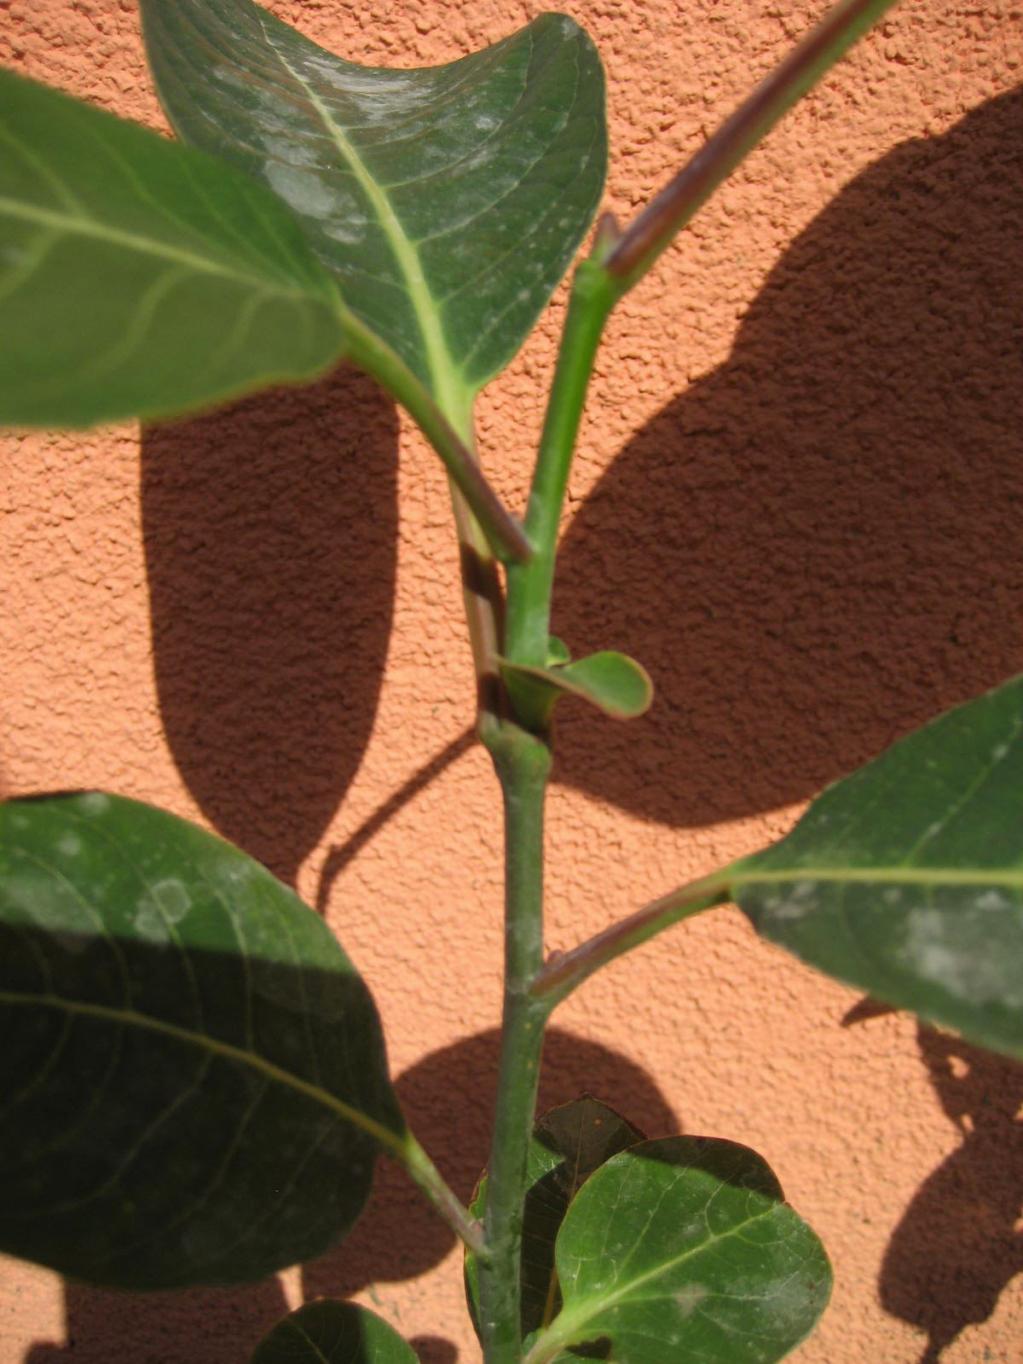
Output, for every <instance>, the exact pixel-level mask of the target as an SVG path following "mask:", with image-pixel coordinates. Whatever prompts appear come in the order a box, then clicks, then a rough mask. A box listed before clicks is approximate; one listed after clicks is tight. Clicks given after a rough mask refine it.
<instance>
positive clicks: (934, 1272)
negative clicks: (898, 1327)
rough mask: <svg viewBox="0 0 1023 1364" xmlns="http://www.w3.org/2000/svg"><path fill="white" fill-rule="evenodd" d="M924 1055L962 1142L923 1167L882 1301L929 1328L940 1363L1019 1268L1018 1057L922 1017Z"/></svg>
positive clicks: (925, 1363)
mask: <svg viewBox="0 0 1023 1364" xmlns="http://www.w3.org/2000/svg"><path fill="white" fill-rule="evenodd" d="M917 1037H918V1041H919V1045H920V1055H921V1058H922V1060H923V1062H924V1064H925V1065H926V1066H927V1070H928V1074H929V1077H930V1080H931V1083H932V1084H933V1085H934V1091H935V1093H936V1094H937V1096H938V1098H939V1099H940V1101H941V1106H942V1108H943V1109H944V1111H945V1113H946V1114H947V1115H948V1117H949V1118H951V1120H952V1122H953V1123H954V1124H955V1126H956V1128H957V1129H958V1131H959V1133H960V1135H961V1136H962V1144H961V1145H960V1146H959V1147H957V1149H956V1150H955V1151H953V1152H952V1154H951V1155H950V1156H948V1157H947V1159H945V1160H944V1161H942V1163H941V1164H940V1165H939V1166H938V1167H937V1169H935V1170H932V1172H931V1173H930V1174H929V1175H928V1176H927V1178H926V1179H925V1180H924V1182H923V1183H922V1184H921V1185H920V1187H919V1189H918V1190H917V1192H916V1193H915V1194H914V1196H913V1199H912V1201H911V1202H910V1204H909V1206H908V1207H907V1208H906V1211H905V1212H904V1213H903V1215H902V1218H901V1220H900V1221H899V1224H898V1226H897V1227H896V1228H895V1230H894V1232H893V1233H892V1236H891V1240H890V1241H889V1243H888V1249H887V1251H886V1253H885V1257H884V1261H883V1263H882V1266H881V1274H880V1279H879V1283H880V1291H881V1303H882V1306H883V1307H884V1308H885V1310H886V1311H887V1312H890V1313H891V1314H892V1316H895V1317H900V1318H901V1319H902V1320H903V1321H908V1322H911V1323H912V1324H913V1325H915V1326H919V1327H921V1328H922V1329H923V1330H924V1331H926V1332H927V1336H928V1344H927V1348H926V1349H925V1350H924V1353H923V1354H922V1355H921V1357H920V1364H938V1361H939V1360H940V1359H941V1357H942V1352H943V1351H944V1350H945V1349H946V1348H947V1347H948V1346H949V1345H951V1344H952V1342H953V1341H954V1340H955V1339H956V1337H957V1336H958V1335H959V1334H960V1332H961V1331H963V1330H964V1329H965V1328H966V1327H967V1326H971V1325H975V1324H977V1323H980V1322H982V1321H986V1320H987V1319H988V1317H989V1316H990V1315H991V1313H992V1312H993V1311H994V1310H995V1307H996V1306H997V1303H998V1299H999V1297H1000V1295H1001V1293H1002V1291H1003V1289H1004V1288H1005V1287H1006V1286H1007V1284H1008V1283H1009V1282H1010V1280H1011V1279H1013V1278H1014V1277H1015V1276H1016V1275H1017V1274H1019V1273H1020V1272H1021V1271H1023V1231H1021V1230H1020V1216H1021V1212H1023V1065H1020V1064H1019V1063H1017V1062H1014V1061H1009V1060H1006V1059H1005V1058H1004V1057H999V1056H993V1055H992V1054H991V1053H990V1052H987V1051H984V1050H982V1049H981V1048H979V1047H971V1046H970V1045H969V1044H968V1043H966V1042H963V1041H961V1040H960V1039H959V1038H957V1037H951V1036H949V1035H947V1034H944V1033H939V1032H935V1031H934V1030H933V1029H931V1028H926V1027H923V1026H921V1027H920V1028H919V1030H918V1034H917Z"/></svg>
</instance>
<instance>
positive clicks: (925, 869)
mask: <svg viewBox="0 0 1023 1364" xmlns="http://www.w3.org/2000/svg"><path fill="white" fill-rule="evenodd" d="M1021 732H1023V678H1016V679H1015V680H1014V681H1012V682H1008V683H1006V684H1005V685H1004V686H1002V687H1000V688H999V689H998V690H996V691H993V692H990V693H988V695H986V696H982V697H981V698H980V699H979V700H976V701H972V702H969V703H968V704H967V705H964V706H960V707H958V708H957V709H956V710H953V711H950V712H948V714H946V715H943V716H941V717H940V718H939V719H937V720H935V721H933V722H932V723H931V724H929V725H927V726H926V727H925V728H924V729H921V730H918V731H917V732H916V733H914V734H912V735H910V736H909V737H908V738H906V739H903V740H902V741H901V742H900V743H897V744H896V745H895V746H894V747H893V748H891V749H889V751H888V752H887V753H884V754H883V755H882V756H881V757H880V758H877V759H876V760H875V761H874V762H872V763H869V764H868V765H867V766H866V767H864V768H861V769H860V771H859V772H856V773H854V774H853V775H852V776H851V777H847V778H846V779H845V780H844V781H840V782H837V783H836V784H835V785H834V786H832V787H830V788H829V789H828V790H827V791H826V792H825V793H824V794H823V795H822V796H821V797H819V799H817V800H816V801H815V802H814V803H813V805H811V807H810V809H809V811H808V812H807V813H806V814H805V815H804V816H803V818H802V819H801V820H800V822H799V823H798V824H797V825H796V827H795V829H794V830H793V831H792V833H791V834H789V835H788V837H787V838H784V839H782V840H781V842H779V843H777V844H775V845H774V846H773V847H770V848H768V849H766V850H765V851H764V852H761V853H757V854H756V855H755V856H753V857H750V858H747V859H745V860H744V861H743V862H740V863H738V864H737V865H736V866H735V867H734V868H733V869H732V870H731V871H730V872H729V874H728V879H729V884H730V886H731V889H732V894H733V895H734V897H735V899H736V901H737V903H738V904H739V905H740V906H741V907H742V909H744V910H745V911H746V913H747V914H748V915H749V916H750V918H751V920H752V921H753V924H754V926H755V927H756V929H757V931H758V932H759V933H762V934H763V935H764V936H765V937H767V938H770V939H771V940H772V941H773V942H777V943H780V944H781V945H782V946H783V947H787V948H788V949H789V950H790V951H791V952H794V953H795V954H796V955H797V956H798V957H800V958H802V960H804V961H807V962H810V963H811V964H812V965H814V966H817V967H819V968H820V969H821V970H822V971H826V972H828V974H829V975H832V976H836V977H837V978H838V979H839V980H843V981H846V982H848V983H849V984H852V985H856V986H859V987H860V988H861V989H864V990H867V991H869V992H870V993H871V994H872V995H875V996H876V997H877V998H878V999H883V1000H886V1001H888V1002H889V1003H891V1004H896V1005H899V1006H900V1007H903V1008H908V1009H912V1010H914V1011H915V1012H916V1013H918V1014H920V1015H921V1016H922V1017H923V1018H925V1019H928V1020H930V1021H933V1022H936V1023H941V1024H945V1025H947V1026H949V1027H952V1028H955V1029H956V1030H957V1031H959V1032H961V1033H962V1034H963V1035H964V1036H965V1037H968V1038H970V1039H971V1040H972V1041H975V1042H980V1043H982V1044H983V1045H985V1046H988V1047H994V1048H996V1049H997V1050H999V1051H1004V1052H1008V1053H1009V1054H1010V1055H1013V1056H1023V743H1021V742H1020V735H1021Z"/></svg>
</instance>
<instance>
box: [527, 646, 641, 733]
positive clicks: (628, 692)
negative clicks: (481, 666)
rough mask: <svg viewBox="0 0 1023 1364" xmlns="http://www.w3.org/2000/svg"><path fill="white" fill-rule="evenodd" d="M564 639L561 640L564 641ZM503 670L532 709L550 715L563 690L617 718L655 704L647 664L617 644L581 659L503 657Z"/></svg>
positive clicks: (632, 715)
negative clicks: (531, 663) (533, 663)
mask: <svg viewBox="0 0 1023 1364" xmlns="http://www.w3.org/2000/svg"><path fill="white" fill-rule="evenodd" d="M558 643H560V641H558ZM501 675H502V677H503V678H504V680H505V682H506V684H507V685H508V687H509V689H510V690H511V691H512V693H513V694H515V693H519V694H521V695H522V696H523V698H524V700H525V701H526V705H527V706H528V713H530V714H533V715H540V716H541V717H542V719H543V721H544V722H546V721H548V720H549V719H550V715H551V712H552V711H553V709H554V706H555V704H556V703H557V702H558V701H559V700H560V699H561V697H562V696H577V697H578V698H579V699H580V700H581V701H588V702H589V703H590V705H591V706H596V708H597V710H600V711H603V712H604V714H605V715H609V716H610V717H611V718H612V719H613V720H634V719H636V718H637V717H638V716H640V715H643V714H645V713H646V711H648V710H649V709H650V705H651V703H652V701H653V699H654V688H653V683H652V682H651V681H650V675H649V673H648V672H647V671H646V669H645V668H644V667H642V666H641V665H640V664H639V663H637V662H636V660H635V659H634V658H629V656H628V654H620V653H616V652H614V651H613V650H611V649H606V650H603V651H602V652H601V653H596V654H588V655H587V656H586V658H580V659H577V660H576V662H575V663H564V664H561V663H557V664H553V665H549V666H548V667H546V668H530V667H526V666H523V665H522V664H519V663H509V662H508V661H507V660H502V662H501Z"/></svg>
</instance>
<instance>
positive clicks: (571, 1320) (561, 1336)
mask: <svg viewBox="0 0 1023 1364" xmlns="http://www.w3.org/2000/svg"><path fill="white" fill-rule="evenodd" d="M777 1212H778V1205H777V1204H775V1205H772V1206H771V1207H768V1208H765V1209H764V1210H763V1211H762V1212H758V1213H755V1214H754V1215H753V1216H752V1217H747V1218H746V1219H745V1220H744V1221H742V1222H738V1223H736V1224H735V1225H734V1226H731V1227H729V1228H728V1230H727V1231H721V1232H717V1233H716V1234H715V1233H713V1232H712V1233H711V1234H710V1235H709V1236H707V1237H705V1238H704V1239H703V1240H702V1241H701V1242H700V1243H699V1245H696V1246H690V1247H689V1249H688V1250H684V1251H682V1253H681V1254H679V1255H674V1256H672V1258H671V1259H670V1260H664V1261H662V1262H661V1263H660V1264H658V1265H655V1266H654V1268H653V1269H648V1270H647V1271H646V1272H645V1273H643V1274H637V1275H636V1277H635V1278H632V1279H629V1280H628V1282H627V1283H626V1284H625V1285H624V1286H623V1287H621V1288H617V1289H615V1290H614V1291H613V1292H609V1293H606V1294H603V1295H602V1296H601V1297H600V1298H599V1299H596V1300H594V1299H593V1298H585V1297H584V1298H582V1299H581V1300H580V1301H578V1302H577V1303H576V1304H575V1305H574V1306H566V1307H565V1308H564V1309H563V1311H562V1313H561V1315H560V1316H559V1317H557V1318H556V1319H555V1321H554V1323H553V1325H552V1326H551V1328H550V1331H549V1334H548V1335H547V1341H546V1343H547V1344H554V1343H555V1341H556V1342H557V1346H558V1348H559V1349H560V1348H561V1347H562V1346H566V1347H567V1346H570V1345H573V1344H578V1343H580V1342H579V1337H578V1332H579V1330H580V1329H581V1328H582V1327H584V1326H585V1325H586V1323H587V1322H588V1321H590V1320H591V1319H592V1318H593V1317H595V1316H597V1315H599V1313H601V1312H605V1311H607V1309H608V1308H609V1307H613V1306H614V1304H615V1303H617V1302H619V1301H620V1300H621V1299H622V1298H626V1297H631V1296H632V1295H633V1293H634V1292H635V1290H636V1289H637V1288H640V1287H641V1286H642V1285H643V1284H645V1283H649V1282H650V1281H651V1280H652V1279H658V1278H661V1277H662V1276H663V1275H665V1274H667V1273H669V1272H670V1271H671V1270H673V1269H675V1268H676V1267H677V1266H678V1265H680V1264H684V1263H685V1261H686V1260H691V1259H692V1258H693V1257H694V1256H696V1255H700V1254H702V1253H703V1252H704V1251H705V1250H707V1249H708V1248H709V1247H710V1246H713V1245H716V1244H717V1242H718V1241H724V1240H727V1239H728V1237H730V1236H736V1235H738V1234H739V1232H741V1231H744V1230H745V1229H746V1228H747V1227H749V1226H751V1225H752V1224H753V1223H754V1222H760V1221H763V1219H764V1218H765V1217H773V1216H775V1215H776V1214H777ZM561 1282H562V1294H563V1296H565V1297H566V1298H567V1297H568V1296H570V1294H571V1289H569V1290H568V1291H567V1292H566V1289H565V1286H564V1285H565V1281H564V1279H563V1278H562V1281H561ZM659 1296H664V1295H663V1294H662V1295H659ZM559 1323H561V1324H560V1325H559ZM541 1343H544V1342H543V1337H538V1338H537V1341H536V1345H535V1346H534V1349H535V1348H536V1346H539V1345H540V1344H541ZM530 1355H532V1351H531V1352H530ZM537 1358H538V1361H539V1360H542V1359H543V1356H542V1355H539V1356H538V1357H537ZM548 1358H550V1356H548ZM527 1364H529V1360H528V1359H527Z"/></svg>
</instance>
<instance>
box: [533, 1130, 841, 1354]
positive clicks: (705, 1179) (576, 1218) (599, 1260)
mask: <svg viewBox="0 0 1023 1364" xmlns="http://www.w3.org/2000/svg"><path fill="white" fill-rule="evenodd" d="M557 1268H558V1276H559V1279H560V1282H561V1291H562V1295H563V1297H564V1304H565V1305H564V1308H563V1310H562V1312H561V1315H560V1316H559V1317H557V1319H556V1320H555V1321H554V1323H553V1325H552V1326H551V1327H550V1328H549V1329H548V1330H547V1331H545V1332H543V1333H542V1334H541V1335H540V1337H539V1338H538V1340H537V1341H536V1342H535V1343H534V1345H533V1348H532V1349H531V1350H530V1351H529V1353H528V1355H527V1356H526V1361H527V1364H546V1361H548V1360H551V1359H554V1358H557V1357H559V1353H560V1351H561V1350H562V1349H563V1347H564V1346H567V1345H572V1344H575V1345H580V1344H582V1343H583V1342H593V1343H597V1342H610V1345H609V1347H607V1348H606V1349H605V1351H604V1352H603V1353H598V1355H597V1357H599V1358H611V1359H614V1360H615V1364H677V1362H678V1361H679V1360H683V1359H686V1360H688V1359H693V1360H700V1361H701V1364H770V1362H771V1361H773V1360H777V1359H781V1358H782V1357H783V1356H784V1355H786V1354H787V1353H788V1352H789V1351H790V1350H792V1349H794V1348H795V1346H796V1345H798V1344H799V1342H800V1341H801V1340H802V1339H803V1338H804V1337H805V1336H806V1335H807V1334H808V1333H809V1332H810V1331H811V1330H812V1328H813V1326H814V1323H815V1322H816V1321H817V1319H818V1317H819V1316H820V1314H821V1313H822V1312H823V1310H824V1308H825V1306H826V1304H827V1300H828V1295H829V1293H830V1290H831V1271H830V1267H829V1265H828V1261H827V1256H826V1255H825V1253H824V1249H823V1247H822V1246H821V1244H820V1242H819V1241H818V1239H817V1237H816V1236H815V1235H814V1233H813V1232H812V1231H811V1230H810V1228H809V1227H808V1226H807V1225H806V1223H805V1222H803V1221H801V1220H800V1218H799V1217H797V1215H796V1214H795V1213H794V1212H793V1211H792V1209H791V1208H790V1207H788V1205H787V1204H786V1203H785V1202H784V1201H783V1199H782V1192H781V1188H780V1187H779V1185H778V1181H777V1179H776V1178H775V1177H774V1175H773V1174H772V1172H771V1170H770V1169H769V1168H768V1166H767V1165H766V1164H765V1162H764V1161H763V1160H761V1158H760V1157H759V1156H758V1155H756V1154H755V1153H754V1152H753V1151H750V1150H748V1149H747V1148H746V1147H744V1146H737V1145H735V1144H734V1143H733V1142H727V1141H712V1140H710V1139H709V1138H704V1137H670V1138H667V1139H665V1140H662V1141H649V1142H644V1143H643V1144H642V1145H640V1146H633V1147H632V1148H631V1149H630V1150H628V1151H624V1152H622V1154H620V1155H617V1156H614V1157H613V1158H612V1159H611V1160H609V1161H608V1162H607V1163H606V1164H605V1165H602V1166H601V1167H600V1169H599V1170H597V1172H596V1173H595V1174H593V1175H591V1177H590V1178H589V1179H588V1180H587V1181H586V1183H585V1184H584V1185H583V1187H582V1189H581V1190H580V1191H579V1193H578V1195H577V1196H576V1198H575V1201H574V1202H573V1203H572V1205H571V1207H570V1208H569V1210H568V1213H567V1215H566V1217H565V1221H564V1223H563V1225H562V1228H561V1232H560V1234H559V1236H558V1244H557ZM598 1349H599V1346H598Z"/></svg>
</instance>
